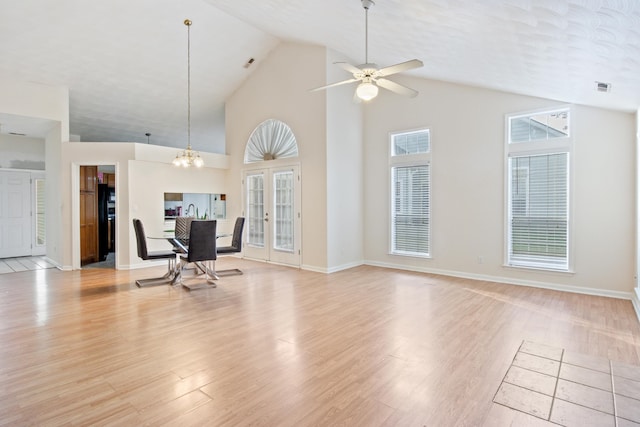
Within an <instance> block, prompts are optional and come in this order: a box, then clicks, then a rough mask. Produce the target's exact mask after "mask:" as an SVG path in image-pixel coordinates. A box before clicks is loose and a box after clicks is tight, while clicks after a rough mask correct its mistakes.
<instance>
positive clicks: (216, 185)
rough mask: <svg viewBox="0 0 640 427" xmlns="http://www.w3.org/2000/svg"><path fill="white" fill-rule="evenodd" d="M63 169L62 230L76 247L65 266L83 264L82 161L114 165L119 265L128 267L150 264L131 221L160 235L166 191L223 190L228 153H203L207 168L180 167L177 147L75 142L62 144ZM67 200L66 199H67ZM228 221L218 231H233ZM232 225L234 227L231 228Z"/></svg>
mask: <svg viewBox="0 0 640 427" xmlns="http://www.w3.org/2000/svg"><path fill="white" fill-rule="evenodd" d="M64 148H65V152H64V165H65V166H64V168H63V169H64V170H65V172H64V173H63V175H65V181H66V182H67V188H68V189H69V191H68V192H66V194H67V196H68V201H66V203H68V204H69V205H70V206H71V208H70V209H69V215H68V220H67V218H65V221H64V222H63V230H64V231H63V232H64V234H65V235H66V236H69V238H70V240H71V241H72V242H74V243H73V245H71V246H70V248H69V250H70V252H69V253H68V254H67V256H68V259H67V258H65V264H64V265H65V266H69V268H79V267H80V253H79V246H80V235H79V230H80V220H79V209H80V207H79V206H80V205H79V170H80V166H81V165H115V169H116V266H117V268H119V269H129V268H137V267H144V266H148V265H149V263H148V262H146V263H143V261H142V260H141V259H140V258H138V255H137V251H136V240H135V233H134V231H133V225H132V219H133V218H139V219H141V220H142V222H143V224H144V226H145V231H146V233H147V235H149V236H162V234H163V233H162V231H163V229H164V227H163V224H164V193H165V192H181V193H225V192H226V173H227V172H226V168H227V164H228V160H227V157H226V156H224V155H221V154H211V153H201V154H202V157H203V159H204V161H205V167H203V168H202V169H197V168H190V169H184V168H176V167H175V166H173V165H172V164H171V161H172V160H173V157H174V156H175V154H176V149H175V148H168V147H160V146H155V145H147V144H137V143H120V142H113V143H109V142H96V143H89V142H71V143H68V144H65V145H64ZM65 200H66V198H65ZM227 222H228V220H224V221H220V222H219V225H218V227H219V229H220V230H223V231H225V232H226V231H230V230H231V229H230V226H229V225H228V224H227ZM231 227H232V226H231ZM149 247H150V249H151V250H153V249H160V248H166V247H170V246H169V244H168V243H167V242H166V241H153V240H151V241H149Z"/></svg>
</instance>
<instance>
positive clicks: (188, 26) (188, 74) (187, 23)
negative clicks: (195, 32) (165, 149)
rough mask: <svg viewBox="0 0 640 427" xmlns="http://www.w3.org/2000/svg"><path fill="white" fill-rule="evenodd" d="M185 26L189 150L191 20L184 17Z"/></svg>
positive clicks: (188, 142)
mask: <svg viewBox="0 0 640 427" xmlns="http://www.w3.org/2000/svg"><path fill="white" fill-rule="evenodd" d="M184 25H186V26H187V149H188V150H191V21H190V20H188V19H185V21H184Z"/></svg>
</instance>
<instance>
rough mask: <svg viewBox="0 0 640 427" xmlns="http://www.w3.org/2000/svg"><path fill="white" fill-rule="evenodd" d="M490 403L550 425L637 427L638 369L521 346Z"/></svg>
mask: <svg viewBox="0 0 640 427" xmlns="http://www.w3.org/2000/svg"><path fill="white" fill-rule="evenodd" d="M493 401H494V402H495V403H499V404H501V405H504V406H507V407H509V408H512V409H515V410H518V411H521V412H525V413H528V414H530V415H533V416H535V417H538V418H541V419H543V420H546V421H549V425H555V424H558V425H562V426H612V427H632V426H635V427H640V366H634V365H629V364H625V363H620V362H616V361H611V360H608V359H602V358H597V357H593V356H588V355H584V354H579V353H573V352H569V351H567V350H564V349H562V348H557V347H550V346H547V345H544V344H537V343H533V342H529V341H524V342H523V343H522V345H521V346H520V348H519V349H518V352H517V353H516V355H515V357H514V358H513V362H512V363H511V366H510V367H509V370H508V371H507V374H506V375H505V377H504V379H503V380H502V383H501V384H500V387H499V388H498V391H497V392H496V395H495V397H494V398H493Z"/></svg>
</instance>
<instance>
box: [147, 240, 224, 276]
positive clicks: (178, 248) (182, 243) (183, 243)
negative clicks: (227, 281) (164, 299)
mask: <svg viewBox="0 0 640 427" xmlns="http://www.w3.org/2000/svg"><path fill="white" fill-rule="evenodd" d="M231 236H232V234H231V233H217V234H216V239H220V238H223V237H231ZM147 238H148V239H152V240H166V241H168V242H169V243H171V245H172V246H173V250H174V252H175V253H176V255H186V254H188V253H189V238H188V237H184V236H176V234H175V232H170V231H167V232H165V233H164V234H163V235H162V237H160V236H147ZM194 264H195V266H196V268H197V269H198V270H200V271H201V272H203V273H207V270H208V273H209V274H210V275H211V276H212V277H214V278H215V279H219V277H218V275H217V274H216V271H215V261H213V271H212V270H211V269H208V268H207V267H206V266H205V265H204V264H203V263H201V262H195V263H194ZM181 275H182V266H181V265H180V263H179V262H176V263H175V268H174V272H173V275H172V277H171V282H170V284H171V285H172V286H173V285H175V284H176V282H178V281H179V280H180V279H181Z"/></svg>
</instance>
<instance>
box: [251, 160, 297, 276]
mask: <svg viewBox="0 0 640 427" xmlns="http://www.w3.org/2000/svg"><path fill="white" fill-rule="evenodd" d="M243 183H244V216H245V233H244V239H245V242H244V255H245V256H246V257H247V258H254V259H260V260H264V261H272V262H277V263H279V264H287V265H295V266H299V265H300V230H301V227H300V174H299V172H298V166H286V167H280V168H272V169H256V170H250V171H245V173H244V177H243Z"/></svg>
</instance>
